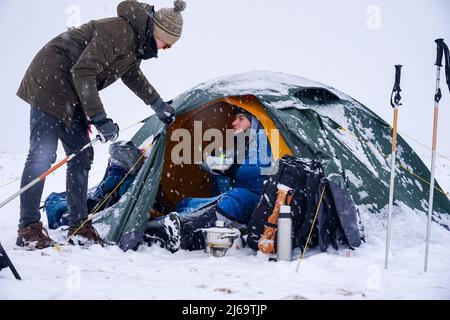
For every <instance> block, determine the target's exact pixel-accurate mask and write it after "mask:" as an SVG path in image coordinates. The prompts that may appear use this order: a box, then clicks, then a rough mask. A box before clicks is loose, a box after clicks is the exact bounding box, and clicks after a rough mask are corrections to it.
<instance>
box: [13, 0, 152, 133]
mask: <svg viewBox="0 0 450 320" xmlns="http://www.w3.org/2000/svg"><path fill="white" fill-rule="evenodd" d="M117 14H118V17H115V18H106V19H101V20H93V21H90V22H89V23H86V24H84V25H82V26H80V27H79V28H75V29H71V30H69V31H66V32H64V33H62V34H60V35H59V36H57V37H56V38H54V39H53V40H51V41H50V42H49V43H47V44H46V45H45V46H44V47H43V48H42V49H41V50H40V51H39V53H38V54H37V55H36V57H35V58H34V59H33V61H32V63H31V65H30V66H29V67H28V70H27V71H26V73H25V76H24V78H23V80H22V83H21V84H20V87H19V90H18V92H17V95H18V96H19V97H20V98H22V99H23V100H25V101H26V102H28V103H29V104H30V105H31V106H33V107H38V108H40V109H41V110H42V111H44V112H46V113H49V114H51V115H53V116H54V117H56V118H58V119H60V120H61V121H63V122H64V123H66V125H68V126H70V122H71V121H72V116H73V113H74V110H75V108H76V107H77V106H79V105H82V107H83V109H84V111H85V114H86V115H87V116H89V117H93V116H95V115H97V114H99V113H101V112H103V111H104V109H103V105H102V102H101V100H100V97H99V94H98V91H99V90H102V89H104V88H106V87H107V86H109V85H110V84H112V83H113V82H114V81H116V80H117V79H119V78H121V79H122V81H123V82H124V83H125V84H126V85H127V86H128V87H129V88H130V89H131V90H132V91H133V92H134V93H135V94H136V95H138V96H139V97H140V98H141V99H142V100H143V101H144V102H145V103H146V104H150V103H151V102H153V101H154V100H155V99H156V98H158V97H159V94H158V92H157V91H156V90H155V89H154V88H153V87H152V86H151V84H150V83H149V82H148V81H147V79H146V78H145V76H144V75H143V73H142V72H141V70H140V63H141V59H140V58H139V55H138V50H139V49H141V48H142V47H143V45H144V42H145V40H146V26H147V14H146V12H145V10H144V8H143V6H142V5H141V4H140V3H139V2H137V1H123V2H121V3H120V4H119V5H118V7H117Z"/></svg>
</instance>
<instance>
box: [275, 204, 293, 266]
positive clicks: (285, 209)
mask: <svg viewBox="0 0 450 320" xmlns="http://www.w3.org/2000/svg"><path fill="white" fill-rule="evenodd" d="M277 260H278V261H279V260H282V261H291V260H292V217H291V207H290V206H286V205H282V206H280V212H279V214H278V230H277Z"/></svg>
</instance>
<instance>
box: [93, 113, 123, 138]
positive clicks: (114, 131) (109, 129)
mask: <svg viewBox="0 0 450 320" xmlns="http://www.w3.org/2000/svg"><path fill="white" fill-rule="evenodd" d="M91 123H92V124H93V125H94V126H95V128H96V129H97V132H98V135H97V138H99V139H100V141H101V142H102V143H106V142H108V141H111V142H114V141H116V140H117V138H118V137H119V126H118V125H117V123H114V122H113V121H112V120H111V119H110V118H107V117H106V113H104V112H102V113H100V114H98V115H96V116H94V117H93V118H91Z"/></svg>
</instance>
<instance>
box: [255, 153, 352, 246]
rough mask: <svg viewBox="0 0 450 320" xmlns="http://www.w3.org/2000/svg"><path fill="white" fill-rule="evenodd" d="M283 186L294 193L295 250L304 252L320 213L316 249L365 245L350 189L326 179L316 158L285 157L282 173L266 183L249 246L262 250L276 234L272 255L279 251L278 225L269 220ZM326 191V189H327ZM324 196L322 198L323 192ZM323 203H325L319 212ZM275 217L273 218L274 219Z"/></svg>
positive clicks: (314, 241) (314, 238) (280, 165)
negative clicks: (277, 249) (264, 243)
mask: <svg viewBox="0 0 450 320" xmlns="http://www.w3.org/2000/svg"><path fill="white" fill-rule="evenodd" d="M280 186H284V187H287V188H288V189H291V190H290V192H289V193H290V196H288V198H289V201H290V202H289V205H290V206H291V216H292V247H293V248H301V250H303V249H304V246H305V242H306V240H307V238H308V235H309V233H310V231H311V227H312V224H313V221H314V217H315V215H316V211H317V219H316V221H315V224H314V228H313V232H312V234H311V239H310V243H309V244H308V246H310V247H312V246H315V245H319V247H320V250H321V251H322V252H324V251H326V250H327V248H328V246H329V245H330V244H331V245H332V246H333V248H335V249H337V248H338V243H339V242H343V243H345V244H347V245H349V246H350V247H358V246H359V245H360V244H361V237H360V235H359V228H358V223H357V212H356V207H355V205H354V203H353V200H352V199H351V197H350V195H349V194H348V192H347V190H345V189H343V188H341V187H340V186H338V185H337V184H336V183H334V182H332V181H329V180H327V179H326V178H325V177H324V173H323V169H322V165H321V163H320V162H319V161H317V160H315V159H306V158H298V157H294V156H284V157H283V158H281V159H280V160H279V162H278V171H277V172H276V173H275V174H273V175H271V176H270V177H269V179H268V180H267V181H266V183H265V185H264V188H263V191H262V193H261V196H260V200H259V202H258V204H257V206H256V207H255V210H254V211H253V214H252V216H251V218H250V221H249V224H248V237H247V243H248V246H249V247H250V248H252V249H253V250H259V249H260V248H261V249H262V247H261V241H262V240H267V239H265V238H264V237H263V235H264V233H265V231H266V233H267V231H268V230H269V231H270V229H271V231H272V232H271V234H273V239H272V241H273V244H272V248H273V249H272V252H266V253H275V252H276V241H277V239H276V228H277V225H276V223H273V221H272V220H270V221H269V217H270V216H271V215H272V213H273V211H274V208H275V204H276V202H277V198H278V201H280V199H279V197H278V195H279V193H280V190H281V189H280ZM324 188H325V190H324ZM323 190H324V192H323V196H322V199H320V198H321V194H322V191H323ZM319 202H320V203H321V205H320V207H319V209H317V207H318V204H319ZM272 218H273V216H272Z"/></svg>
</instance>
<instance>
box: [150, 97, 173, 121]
mask: <svg viewBox="0 0 450 320" xmlns="http://www.w3.org/2000/svg"><path fill="white" fill-rule="evenodd" d="M151 106H152V108H153V110H155V113H156V116H157V117H158V118H159V120H161V121H162V122H164V123H165V124H171V123H172V122H173V121H174V120H175V110H173V108H172V107H171V106H170V104H168V103H167V102H164V101H163V99H161V97H158V99H156V100H155V101H154V102H153V103H151Z"/></svg>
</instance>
